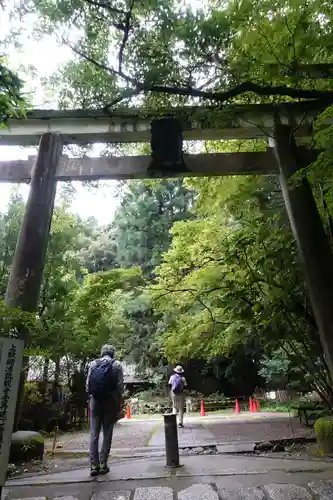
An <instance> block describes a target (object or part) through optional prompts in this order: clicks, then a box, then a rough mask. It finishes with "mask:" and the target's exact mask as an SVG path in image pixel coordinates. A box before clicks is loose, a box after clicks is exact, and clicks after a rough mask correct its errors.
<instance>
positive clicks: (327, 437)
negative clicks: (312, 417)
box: [314, 415, 333, 453]
mask: <svg viewBox="0 0 333 500" xmlns="http://www.w3.org/2000/svg"><path fill="white" fill-rule="evenodd" d="M314 430H315V435H316V439H317V444H318V446H319V448H320V449H321V450H322V451H323V452H324V453H333V416H332V415H331V416H329V417H321V418H319V419H318V420H317V421H316V422H315V425H314Z"/></svg>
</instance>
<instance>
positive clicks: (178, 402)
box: [169, 365, 187, 427]
mask: <svg viewBox="0 0 333 500" xmlns="http://www.w3.org/2000/svg"><path fill="white" fill-rule="evenodd" d="M173 371H174V373H173V375H171V377H170V379H169V386H170V388H171V400H172V407H173V412H174V413H177V414H178V418H179V424H178V426H179V427H184V423H183V422H184V404H185V396H184V389H185V387H186V386H187V383H186V379H185V377H184V369H183V367H182V366H180V365H178V366H176V368H175V369H174V370H173Z"/></svg>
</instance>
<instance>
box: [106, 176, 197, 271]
mask: <svg viewBox="0 0 333 500" xmlns="http://www.w3.org/2000/svg"><path fill="white" fill-rule="evenodd" d="M193 196H194V193H193V192H192V191H191V190H190V189H188V188H187V187H185V186H184V184H183V182H182V180H180V179H178V180H167V179H165V180H162V181H159V182H143V181H139V182H131V183H129V185H128V186H127V189H126V191H125V193H124V195H123V197H122V201H121V205H120V208H119V210H118V212H117V214H116V217H115V221H114V224H113V227H114V236H115V239H116V242H117V257H116V258H117V262H118V263H119V265H120V266H122V267H132V266H140V267H141V268H142V270H143V272H144V273H148V274H149V273H150V272H151V271H152V270H153V268H154V267H155V266H156V265H158V264H159V263H160V260H161V256H162V254H163V252H165V251H166V250H167V249H168V248H169V245H170V241H171V237H170V233H169V231H170V229H171V227H172V225H173V223H174V222H175V221H177V220H184V219H188V218H189V217H191V213H190V209H191V204H192V200H193Z"/></svg>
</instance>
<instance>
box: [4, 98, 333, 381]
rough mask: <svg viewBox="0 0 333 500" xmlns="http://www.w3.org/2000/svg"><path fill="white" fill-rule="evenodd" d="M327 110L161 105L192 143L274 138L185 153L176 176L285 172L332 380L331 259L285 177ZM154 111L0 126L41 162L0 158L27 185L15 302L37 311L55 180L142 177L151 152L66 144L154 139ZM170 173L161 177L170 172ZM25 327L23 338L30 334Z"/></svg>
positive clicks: (7, 173) (305, 157) (304, 192)
mask: <svg viewBox="0 0 333 500" xmlns="http://www.w3.org/2000/svg"><path fill="white" fill-rule="evenodd" d="M324 107H325V103H324V104H323V103H320V102H318V101H304V102H301V103H285V104H279V105H249V106H229V107H223V108H200V107H198V108H190V107H188V108H174V109H171V110H170V109H169V110H160V111H159V113H158V116H162V115H163V114H168V115H172V116H174V117H177V118H178V119H179V120H180V122H181V123H182V128H183V136H184V139H185V140H197V141H200V140H223V139H252V138H266V139H268V141H267V143H268V146H269V147H268V149H267V151H266V152H261V153H221V154H207V155H202V154H201V155H188V156H184V159H185V164H186V167H187V171H184V172H180V173H179V175H180V176H182V175H194V176H199V175H201V176H210V175H241V174H262V175H268V174H276V175H278V176H279V179H280V183H281V188H282V193H283V197H284V200H285V204H286V208H287V212H288V215H289V219H290V224H291V227H292V230H293V233H294V236H295V239H296V241H297V244H298V248H299V251H300V255H301V257H302V260H303V263H304V269H305V275H306V280H307V286H308V291H309V296H310V299H311V303H312V307H313V311H314V315H315V319H316V322H317V325H318V329H319V333H320V338H321V342H322V346H323V350H324V353H325V357H326V360H327V364H328V367H329V371H330V374H331V377H332V380H333V255H332V252H331V249H330V246H329V242H328V240H327V237H326V234H325V231H324V228H323V224H322V221H321V218H320V215H319V212H318V209H317V206H316V203H315V200H314V197H313V194H312V191H311V188H310V185H309V183H308V181H307V180H306V179H303V181H302V182H301V183H299V184H298V185H297V186H294V185H292V184H291V183H290V182H288V180H289V177H290V176H291V175H293V174H294V173H295V172H296V171H297V170H298V169H299V168H302V167H304V166H305V165H307V164H309V162H310V161H311V160H312V159H313V153H311V152H310V151H306V150H304V149H301V148H298V147H297V146H296V143H295V136H299V137H306V136H308V135H309V134H311V124H312V121H313V119H314V118H315V117H316V115H317V114H318V112H320V111H321V110H322V109H323V108H324ZM152 118H154V114H153V113H152V112H147V111H145V110H140V109H128V110H121V111H115V112H113V113H112V115H107V114H106V113H105V112H103V111H82V110H74V111H45V110H43V111H34V112H32V113H31V114H29V115H28V117H27V118H26V119H21V120H19V119H12V120H10V121H9V123H8V129H2V130H0V145H21V146H32V145H37V144H39V150H38V155H37V157H36V158H29V159H28V160H26V161H11V162H8V161H7V162H2V161H0V181H12V182H29V181H30V193H29V197H28V201H27V204H26V208H25V213H24V217H23V220H22V225H21V229H20V234H19V238H18V242H17V246H16V250H15V255H14V259H13V265H12V269H11V274H10V278H9V282H8V287H7V292H6V298H5V300H6V303H7V304H8V305H9V306H11V307H20V308H22V309H23V310H26V311H31V312H34V311H36V308H37V303H38V297H39V292H40V286H41V282H42V274H43V267H44V260H45V253H46V248H47V241H48V235H49V229H50V224H51V220H52V212H53V206H54V199H55V192H56V183H57V181H58V180H70V179H72V180H74V179H75V180H89V179H91V180H93V179H130V178H144V177H147V176H148V175H149V174H148V173H147V169H148V166H149V164H150V162H151V158H150V157H149V156H125V157H115V156H113V157H112V156H110V157H104V158H88V157H84V158H79V159H78V158H75V159H74V158H68V157H66V156H62V150H63V146H64V145H67V144H86V143H96V142H97V143H101V142H104V143H112V144H114V143H138V142H148V141H149V129H150V123H151V120H152ZM169 174H170V172H165V174H162V175H163V176H165V177H170V175H169ZM25 335H26V334H25V332H22V338H23V339H25Z"/></svg>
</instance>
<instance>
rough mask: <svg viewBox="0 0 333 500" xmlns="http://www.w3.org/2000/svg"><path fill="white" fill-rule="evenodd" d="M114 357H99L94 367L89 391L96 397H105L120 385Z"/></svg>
mask: <svg viewBox="0 0 333 500" xmlns="http://www.w3.org/2000/svg"><path fill="white" fill-rule="evenodd" d="M113 363H114V359H111V358H110V359H99V360H98V361H97V362H96V365H95V366H94V367H93V369H92V371H91V374H90V379H89V393H90V394H91V395H92V396H93V397H94V398H95V399H105V398H107V397H108V396H110V394H112V393H113V392H114V391H115V390H116V389H117V385H118V377H117V373H116V371H115V370H114V369H113Z"/></svg>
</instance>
